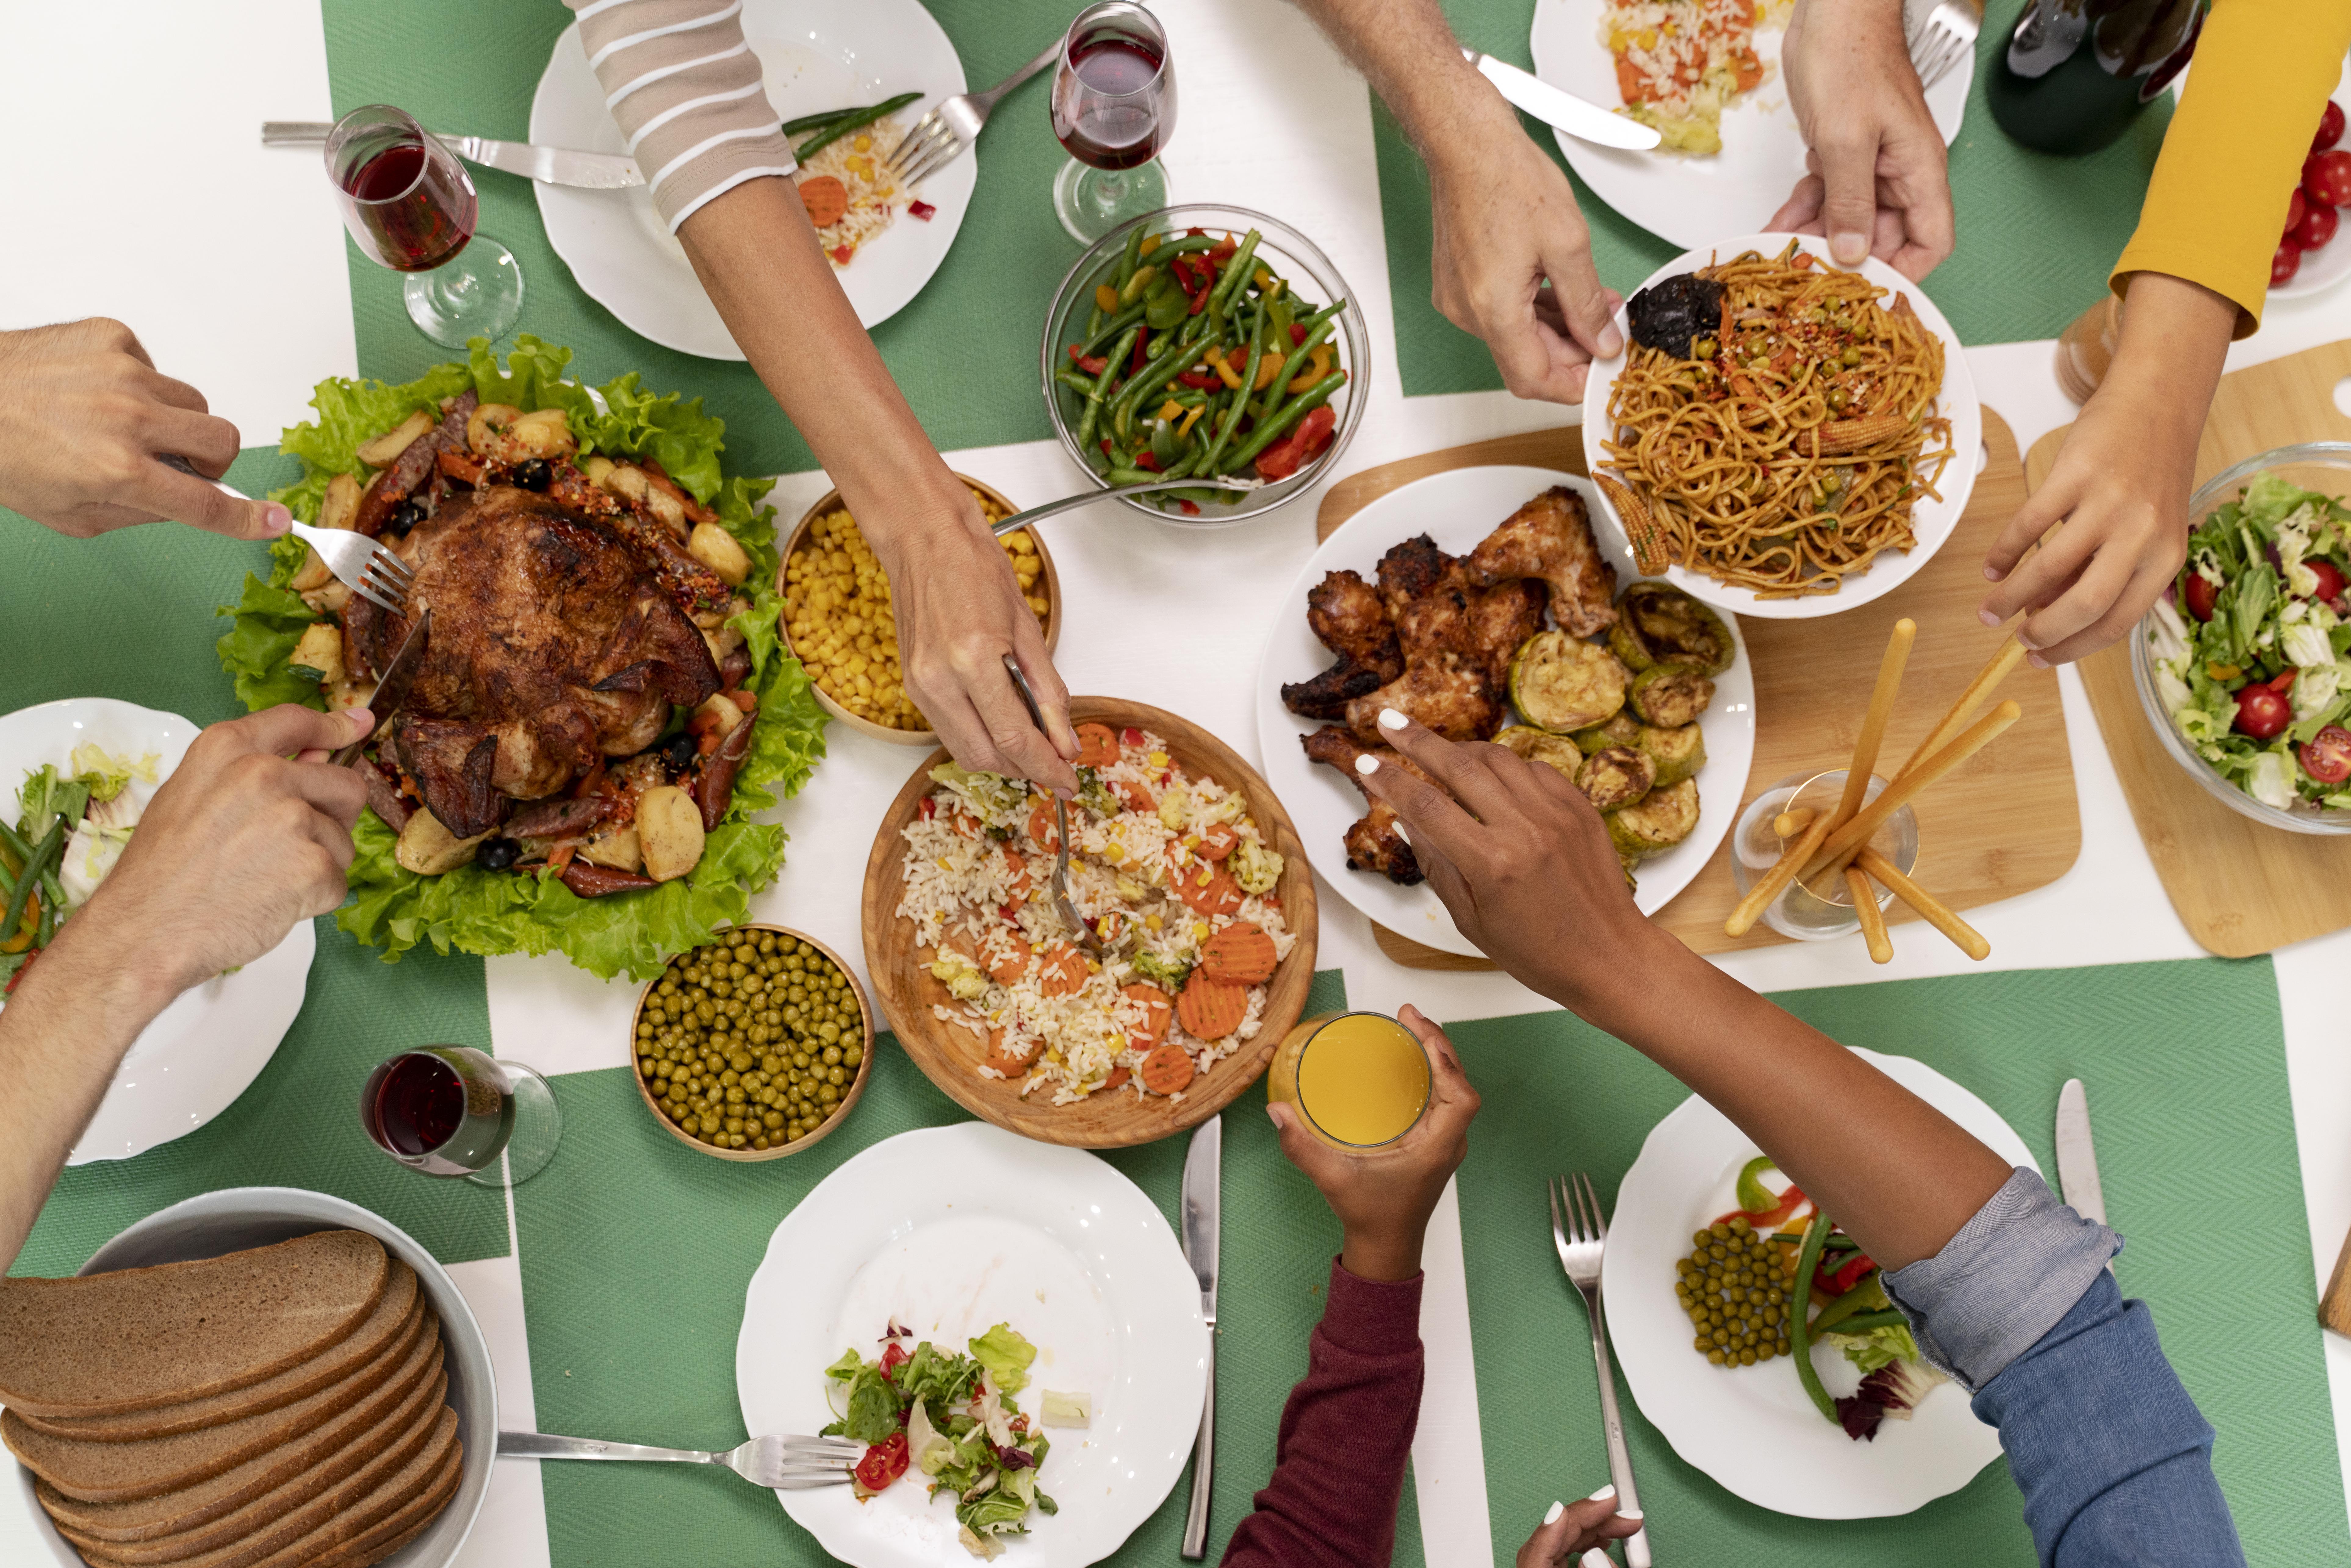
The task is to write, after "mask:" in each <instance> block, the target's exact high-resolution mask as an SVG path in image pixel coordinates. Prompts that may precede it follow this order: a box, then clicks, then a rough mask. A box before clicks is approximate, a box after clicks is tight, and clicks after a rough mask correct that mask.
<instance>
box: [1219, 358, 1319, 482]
mask: <svg viewBox="0 0 2351 1568" xmlns="http://www.w3.org/2000/svg"><path fill="white" fill-rule="evenodd" d="M1346 384H1347V372H1346V371H1332V372H1331V373H1330V374H1329V375H1327V376H1324V377H1323V378H1322V380H1321V381H1319V382H1315V383H1314V384H1313V385H1312V386H1311V387H1310V388H1308V389H1307V391H1306V393H1305V395H1304V396H1302V397H1300V398H1297V399H1295V400H1293V401H1292V402H1289V403H1286V404H1284V405H1283V407H1282V410H1281V412H1280V413H1277V414H1275V415H1274V416H1273V417H1272V418H1270V419H1269V420H1267V421H1266V422H1265V423H1263V424H1260V425H1259V426H1258V427H1257V428H1256V429H1255V430H1253V431H1251V432H1249V441H1248V442H1247V444H1244V445H1243V446H1242V447H1241V449H1240V450H1239V451H1238V452H1236V453H1234V454H1233V455H1231V456H1230V457H1228V458H1227V459H1226V460H1225V465H1224V466H1223V467H1222V468H1220V469H1218V470H1217V472H1218V473H1220V474H1231V473H1235V472H1237V471H1238V470H1240V469H1242V468H1246V467H1248V466H1249V465H1250V464H1251V463H1254V462H1256V461H1257V455H1258V454H1259V453H1260V452H1262V451H1264V450H1265V449H1266V448H1267V447H1269V446H1270V445H1272V444H1274V443H1275V442H1276V441H1278V440H1280V438H1281V437H1282V436H1283V435H1284V434H1288V432H1289V430H1290V426H1291V425H1293V424H1296V423H1298V422H1299V421H1300V420H1301V419H1303V418H1305V417H1306V416H1307V415H1308V414H1310V413H1313V412H1314V411H1315V410H1316V409H1318V408H1320V407H1322V405H1323V404H1324V403H1326V402H1330V401H1331V394H1332V393H1333V392H1337V391H1338V390H1339V389H1340V388H1341V387H1343V386H1345V385H1346Z"/></svg>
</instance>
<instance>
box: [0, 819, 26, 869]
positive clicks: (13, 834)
mask: <svg viewBox="0 0 2351 1568" xmlns="http://www.w3.org/2000/svg"><path fill="white" fill-rule="evenodd" d="M0 844H6V845H7V846H8V847H9V849H11V850H13V851H14V852H16V858H17V859H18V860H19V861H23V860H26V859H28V858H30V857H31V855H32V852H33V846H32V845H31V844H29V843H27V842H26V840H25V835H24V834H22V833H20V832H18V831H16V829H14V828H12V827H10V826H9V825H8V824H7V823H6V822H5V821H0Z"/></svg>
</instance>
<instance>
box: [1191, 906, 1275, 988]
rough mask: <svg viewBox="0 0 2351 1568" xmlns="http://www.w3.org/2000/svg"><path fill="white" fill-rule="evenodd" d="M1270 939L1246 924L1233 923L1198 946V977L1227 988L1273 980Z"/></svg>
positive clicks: (1244, 922)
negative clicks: (1227, 986) (1205, 977)
mask: <svg viewBox="0 0 2351 1568" xmlns="http://www.w3.org/2000/svg"><path fill="white" fill-rule="evenodd" d="M1274 963H1275V958H1274V955H1273V938H1272V937H1270V936H1267V935H1266V934H1265V933H1264V932H1263V931H1261V930H1259V928H1258V927H1257V926H1255V925H1251V924H1250V923H1249V922H1248V921H1246V920H1239V921H1236V922H1234V923H1233V924H1232V925H1228V926H1226V927H1225V928H1224V929H1223V930H1222V931H1219V932H1217V934H1216V935H1215V936H1211V937H1209V938H1208V939H1207V941H1206V942H1204V943H1202V944H1201V946H1200V973H1202V974H1203V975H1206V976H1207V977H1208V978H1209V979H1211V980H1217V981H1220V982H1222V983H1224V984H1226V985H1230V986H1254V985H1259V984H1260V983H1262V982H1264V981H1267V980H1270V979H1271V978H1273V967H1274Z"/></svg>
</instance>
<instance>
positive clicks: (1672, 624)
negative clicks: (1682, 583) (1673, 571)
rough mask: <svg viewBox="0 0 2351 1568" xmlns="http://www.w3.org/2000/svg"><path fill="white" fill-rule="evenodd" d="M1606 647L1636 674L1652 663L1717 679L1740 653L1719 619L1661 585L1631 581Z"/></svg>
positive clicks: (1620, 598) (1621, 597) (1677, 591)
mask: <svg viewBox="0 0 2351 1568" xmlns="http://www.w3.org/2000/svg"><path fill="white" fill-rule="evenodd" d="M1608 646H1609V648H1610V649H1611V650H1612V651H1614V653H1615V655H1616V656H1617V657H1618V658H1620V659H1622V660H1624V661H1625V668H1626V669H1629V670H1631V671H1632V672H1633V673H1634V674H1640V673H1641V672H1642V671H1643V670H1646V669H1648V668H1650V667H1651V666H1652V665H1656V664H1680V665H1682V666H1684V667H1686V668H1688V669H1693V670H1696V671H1697V672H1698V674H1701V675H1719V674H1722V672H1723V671H1725V670H1727V669H1729V668H1730V661H1731V659H1732V658H1733V657H1734V656H1736V653H1737V651H1738V650H1737V645H1736V644H1735V643H1732V642H1731V640H1730V629H1729V627H1727V626H1725V625H1724V624H1723V622H1722V617H1720V616H1719V615H1717V614H1716V613H1715V612H1713V611H1711V610H1709V609H1708V608H1707V607H1706V606H1705V605H1703V604H1700V603H1699V602H1698V601H1697V600H1695V599H1692V598H1691V597H1690V596H1689V595H1688V594H1687V593H1684V592H1683V591H1681V590H1680V589H1678V588H1675V587H1672V586H1670V585H1668V584H1667V583H1662V582H1635V583H1634V584H1632V585H1631V586H1629V587H1627V588H1626V589H1625V591H1624V592H1623V593H1622V594H1621V595H1619V596H1618V597H1617V600H1616V624H1614V626H1612V627H1610V628H1609V629H1608Z"/></svg>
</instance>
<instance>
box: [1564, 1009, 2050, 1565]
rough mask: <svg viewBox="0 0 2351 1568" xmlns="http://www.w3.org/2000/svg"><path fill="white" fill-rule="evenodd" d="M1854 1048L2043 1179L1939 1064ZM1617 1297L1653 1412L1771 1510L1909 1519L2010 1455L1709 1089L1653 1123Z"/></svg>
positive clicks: (1620, 1248) (1621, 1251) (1627, 1184)
mask: <svg viewBox="0 0 2351 1568" xmlns="http://www.w3.org/2000/svg"><path fill="white" fill-rule="evenodd" d="M1855 1055H1857V1056H1860V1057H1863V1058H1865V1060H1867V1061H1869V1062H1871V1063H1872V1064H1873V1065H1875V1066H1876V1067H1877V1068H1879V1069H1880V1070H1881V1071H1884V1072H1886V1074H1887V1075H1889V1076H1890V1077H1892V1078H1893V1079H1894V1080H1895V1082H1898V1083H1900V1084H1901V1085H1902V1086H1903V1087H1904V1088H1906V1089H1907V1090H1909V1091H1910V1092H1912V1093H1914V1094H1917V1096H1918V1097H1919V1098H1920V1099H1922V1100H1925V1101H1926V1102H1927V1103H1928V1104H1930V1105H1932V1106H1934V1107H1935V1108H1936V1109H1937V1110H1938V1111H1940V1112H1942V1113H1944V1114H1945V1115H1947V1116H1949V1117H1950V1118H1951V1120H1953V1121H1954V1122H1957V1123H1958V1124H1959V1125H1960V1126H1962V1127H1964V1128H1966V1129H1967V1130H1968V1131H1969V1132H1970V1133H1971V1134H1974V1135H1975V1136H1977V1137H1978V1138H1980V1139H1982V1140H1983V1142H1984V1143H1985V1144H1987V1145H1990V1146H1991V1149H1992V1150H1993V1151H1994V1152H1996V1153H1997V1154H1998V1155H2000V1156H2001V1158H2002V1159H2004V1160H2006V1161H2008V1162H2009V1163H2010V1164H2011V1165H2016V1166H2025V1167H2027V1168H2029V1169H2035V1170H2037V1169H2038V1168H2039V1166H2037V1165H2036V1164H2035V1163H2034V1161H2033V1158H2032V1154H2031V1152H2030V1151H2029V1150H2027V1149H2026V1148H2025V1146H2024V1142H2023V1140H2022V1139H2021V1138H2019V1137H2018V1136H2017V1135H2016V1134H2015V1132H2014V1131H2013V1130H2012V1129H2011V1128H2010V1126H2009V1125H2008V1124H2007V1123H2006V1122H2004V1121H2002V1120H2001V1116H2000V1114H1999V1113H1997V1112H1995V1111H1994V1110H1992V1108H1991V1106H1989V1105H1987V1104H1985V1103H1983V1102H1982V1101H1981V1100H1980V1099H1978V1098H1977V1097H1976V1096H1975V1095H1974V1094H1973V1093H1971V1092H1969V1091H1968V1090H1966V1089H1963V1088H1961V1087H1960V1086H1959V1084H1957V1083H1954V1082H1951V1081H1950V1080H1949V1079H1948V1078H1946V1077H1944V1076H1943V1075H1942V1074H1941V1073H1939V1072H1937V1071H1935V1070H1934V1069H1932V1068H1930V1067H1928V1066H1927V1065H1926V1064H1925V1063H1923V1062H1920V1061H1914V1060H1912V1059H1910V1058H1908V1057H1903V1056H1884V1055H1880V1054H1878V1053H1877V1052H1876V1051H1860V1050H1856V1051H1855ZM1601 1286H1602V1292H1603V1295H1604V1299H1605V1300H1606V1301H1607V1303H1608V1332H1609V1334H1610V1337H1611V1338H1612V1339H1613V1340H1614V1343H1615V1348H1616V1359H1617V1364H1618V1365H1620V1366H1622V1367H1623V1368H1624V1371H1625V1383H1626V1384H1627V1385H1629V1386H1630V1387H1631V1389H1632V1391H1633V1397H1634V1399H1635V1401H1636V1402H1638V1404H1639V1405H1640V1407H1641V1414H1642V1415H1643V1416H1646V1417H1647V1418H1648V1421H1649V1423H1650V1425H1652V1426H1654V1427H1656V1428H1657V1430H1658V1431H1660V1432H1662V1433H1664V1434H1665V1437H1666V1440H1667V1442H1669V1443H1671V1444H1672V1445H1673V1446H1674V1451H1675V1452H1676V1453H1677V1454H1679V1455H1680V1456H1681V1457H1682V1458H1684V1459H1686V1460H1687V1461H1688V1462H1689V1463H1691V1464H1692V1465H1695V1466H1697V1467H1698V1469H1701V1470H1704V1471H1705V1472H1706V1473H1707V1474H1708V1475H1709V1476H1711V1477H1713V1478H1714V1479H1715V1480H1717V1481H1719V1482H1720V1483H1721V1485H1722V1486H1723V1487H1724V1488H1725V1489H1727V1490H1729V1491H1731V1492H1733V1493H1735V1494H1736V1495H1738V1496H1739V1497H1741V1498H1743V1499H1745V1500H1747V1501H1749V1502H1751V1503H1754V1504H1756V1505H1757V1506H1759V1507H1761V1508H1768V1509H1771V1510H1772V1511H1774V1512H1778V1513H1787V1514H1794V1515H1797V1516H1799V1517H1802V1518H1806V1519H1874V1518H1879V1517H1883V1516H1886V1515H1891V1514H1901V1513H1908V1512H1910V1511H1912V1510H1914V1509H1917V1508H1919V1507H1921V1506H1923V1505H1924V1504H1926V1503H1928V1502H1930V1501H1932V1500H1934V1499H1936V1498H1938V1497H1942V1496H1945V1495H1946V1494H1948V1493H1950V1492H1954V1491H1957V1490H1959V1489H1960V1488H1961V1487H1963V1486H1965V1485H1967V1484H1968V1482H1969V1481H1970V1480H1972V1479H1974V1478H1975V1475H1976V1472H1977V1471H1979V1470H1980V1469H1983V1467H1984V1466H1986V1465H1988V1464H1990V1463H1991V1461H1992V1460H1994V1459H1995V1458H1999V1457H2000V1436H1999V1434H1998V1433H1997V1432H1996V1431H1995V1430H1993V1428H1991V1427H1987V1426H1985V1425H1983V1423H1981V1422H1980V1421H1978V1420H1977V1419H1976V1417H1975V1413H1974V1411H1973V1410H1971V1409H1970V1407H1969V1397H1968V1393H1967V1391H1966V1390H1965V1389H1963V1388H1960V1387H1959V1386H1958V1385H1947V1381H1948V1380H1946V1379H1944V1378H1943V1377H1942V1376H1941V1375H1940V1374H1938V1373H1937V1372H1936V1371H1935V1370H1934V1368H1932V1367H1930V1366H1928V1364H1926V1363H1925V1362H1924V1361H1922V1360H1920V1359H1919V1358H1918V1354H1917V1344H1916V1343H1914V1342H1913V1341H1912V1339H1911V1337H1910V1333H1909V1329H1908V1328H1907V1325H1906V1323H1905V1322H1904V1320H1903V1319H1902V1316H1901V1314H1900V1313H1899V1312H1895V1311H1894V1310H1893V1308H1892V1305H1891V1303H1890V1302H1889V1301H1887V1300H1886V1296H1885V1292H1884V1290H1883V1288H1882V1286H1881V1285H1880V1284H1879V1274H1878V1270H1877V1267H1876V1263H1875V1262H1873V1261H1872V1260H1870V1259H1869V1258H1868V1257H1867V1256H1866V1255H1865V1254H1864V1253H1863V1252H1862V1251H1861V1250H1860V1249H1859V1248H1858V1247H1857V1246H1856V1245H1855V1243H1854V1242H1853V1240H1852V1239H1851V1238H1849V1237H1847V1236H1845V1235H1844V1231H1843V1230H1842V1229H1840V1228H1838V1227H1837V1226H1836V1224H1835V1217H1834V1215H1824V1214H1822V1213H1821V1212H1819V1209H1818V1207H1817V1206H1816V1205H1814V1204H1813V1202H1812V1201H1811V1200H1810V1199H1809V1198H1807V1197H1804V1196H1803V1195H1802V1192H1801V1191H1798V1190H1797V1189H1796V1188H1795V1187H1794V1186H1792V1184H1791V1183H1790V1182H1789V1180H1788V1178H1787V1177H1786V1176H1783V1175H1782V1174H1780V1172H1778V1171H1777V1170H1776V1169H1774V1168H1772V1167H1771V1163H1770V1161H1769V1160H1767V1159H1765V1158H1764V1157H1763V1156H1762V1154H1761V1151H1760V1150H1758V1149H1757V1148H1756V1147H1755V1145H1753V1144H1752V1143H1751V1142H1750V1141H1749V1140H1748V1137H1747V1134H1744V1133H1742V1132H1740V1130H1739V1129H1738V1128H1737V1127H1736V1126H1733V1125H1732V1124H1731V1123H1730V1121H1729V1118H1727V1117H1725V1116H1724V1115H1723V1114H1722V1113H1720V1112H1719V1111H1717V1110H1715V1109H1714V1107H1712V1106H1711V1105H1708V1103H1706V1102H1704V1101H1703V1100H1700V1099H1698V1098H1697V1097H1696V1096H1695V1095H1693V1096H1692V1097H1691V1098H1689V1099H1687V1100H1685V1101H1684V1102H1682V1103H1681V1104H1680V1105H1679V1106H1678V1107H1677V1108H1676V1109H1675V1110H1674V1111H1673V1112H1672V1113H1670V1114H1668V1115H1667V1117H1666V1118H1665V1120H1663V1121H1661V1122H1659V1123H1658V1124H1656V1127H1654V1128H1652V1129H1651V1130H1650V1133H1649V1135H1648V1138H1647V1140H1646V1142H1644V1143H1643V1144H1642V1145H1641V1154H1640V1157H1639V1158H1638V1159H1636V1160H1635V1161H1634V1163H1633V1168H1632V1169H1631V1170H1629V1171H1627V1172H1626V1173H1625V1180H1624V1183H1623V1185H1622V1186H1619V1187H1618V1189H1617V1194H1616V1208H1615V1213H1614V1216H1613V1217H1612V1218H1611V1219H1610V1221H1609V1228H1608V1255H1607V1259H1606V1261H1605V1262H1604V1264H1603V1265H1602V1272H1601ZM1799 1322H1802V1324H1803V1325H1804V1326H1803V1327H1802V1329H1800V1328H1799V1327H1798V1323H1799ZM1701 1342H1703V1343H1702V1348H1701ZM1800 1347H1802V1349H1803V1350H1805V1351H1807V1352H1808V1354H1801V1355H1800V1354H1798V1352H1799V1348H1800ZM1807 1374H1809V1375H1807Z"/></svg>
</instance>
